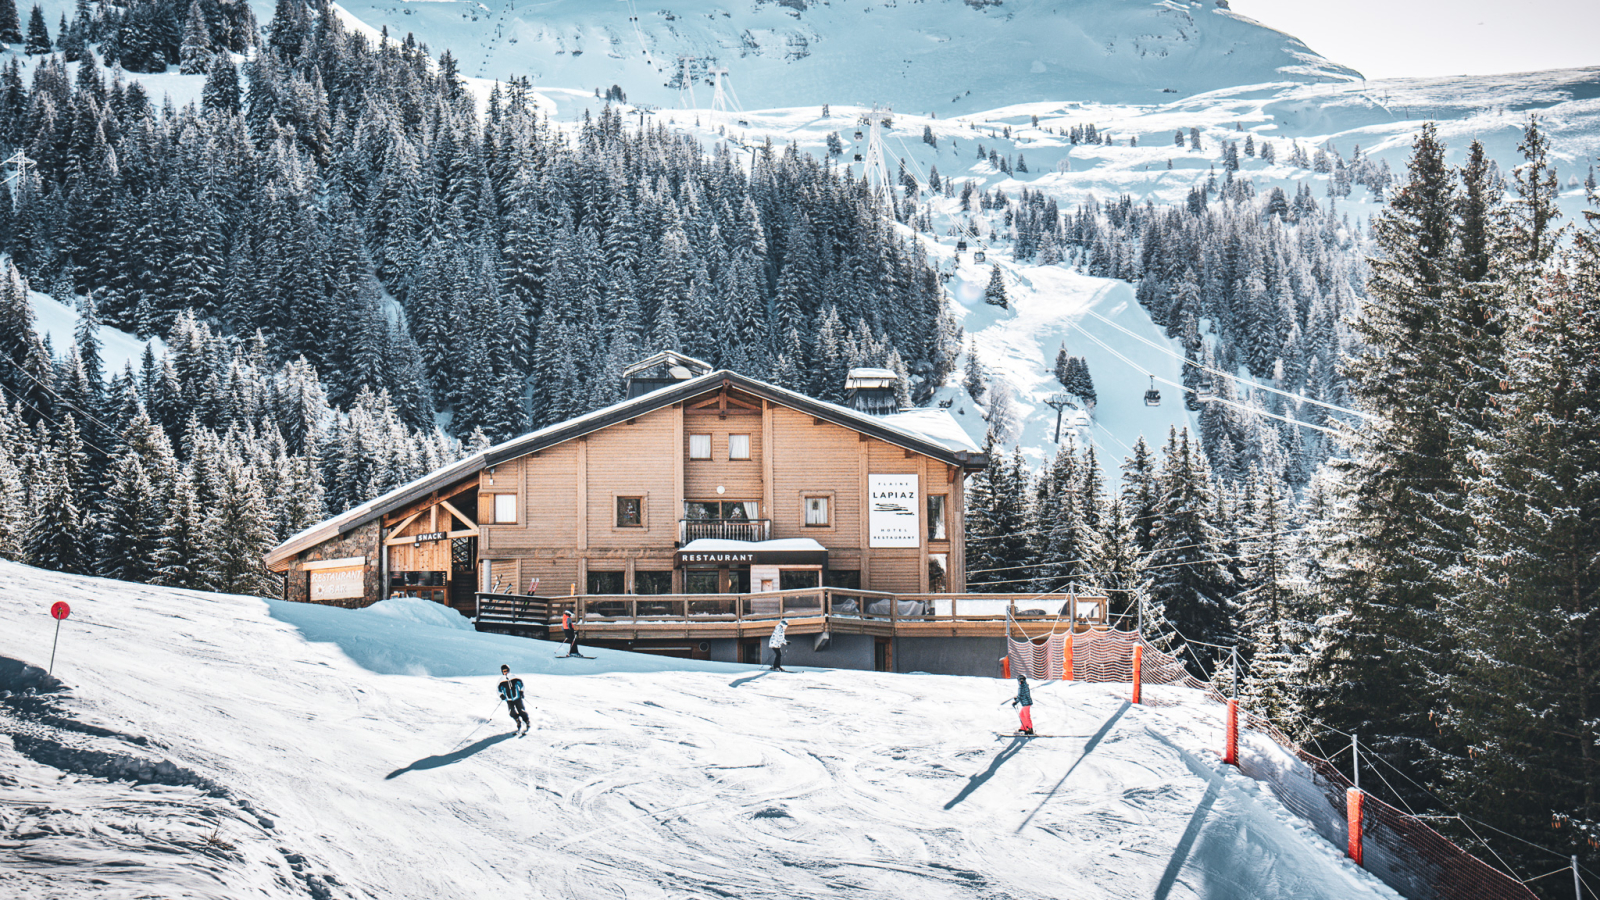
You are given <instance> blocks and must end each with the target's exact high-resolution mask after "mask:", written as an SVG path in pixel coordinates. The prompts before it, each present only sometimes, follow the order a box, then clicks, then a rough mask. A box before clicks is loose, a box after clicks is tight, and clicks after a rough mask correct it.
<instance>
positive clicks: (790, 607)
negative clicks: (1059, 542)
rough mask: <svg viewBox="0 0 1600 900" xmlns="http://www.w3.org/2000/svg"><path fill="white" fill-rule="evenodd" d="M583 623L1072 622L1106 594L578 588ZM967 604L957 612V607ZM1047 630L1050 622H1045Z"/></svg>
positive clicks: (1101, 620)
mask: <svg viewBox="0 0 1600 900" xmlns="http://www.w3.org/2000/svg"><path fill="white" fill-rule="evenodd" d="M561 603H562V604H564V608H568V609H571V610H573V612H574V613H575V614H577V616H578V617H579V618H580V619H582V620H583V621H584V622H586V623H591V624H598V623H614V622H671V621H681V622H689V623H693V622H714V621H743V622H748V621H760V620H763V619H777V618H816V617H822V616H831V617H839V618H851V619H878V620H887V621H891V622H894V621H956V620H959V621H1004V620H1005V619H1006V617H1007V615H1008V608H1009V615H1010V617H1011V618H1012V619H1013V620H1014V621H1018V622H1046V623H1048V622H1052V621H1055V620H1056V619H1057V618H1058V616H1059V615H1061V614H1062V612H1063V608H1064V607H1066V608H1067V610H1068V613H1067V614H1069V615H1072V616H1073V617H1074V618H1075V619H1076V620H1077V621H1079V622H1081V623H1084V624H1090V625H1104V624H1105V623H1106V621H1107V604H1106V600H1105V598H1104V597H1090V596H1081V597H1070V596H1064V595H1052V596H1049V597H1040V596H1039V595H1038V594H888V593H883V592H879V591H863V590H852V589H848V588H797V589H794V590H787V591H766V592H762V593H757V594H655V595H649V596H640V595H635V594H580V595H578V596H575V597H569V598H565V599H564V600H562V601H561ZM963 604H966V606H967V609H966V610H963V609H962V605H963ZM1046 627H1047V629H1048V626H1046Z"/></svg>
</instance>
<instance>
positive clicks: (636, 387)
mask: <svg viewBox="0 0 1600 900" xmlns="http://www.w3.org/2000/svg"><path fill="white" fill-rule="evenodd" d="M710 371H711V364H710V363H706V362H701V361H700V360H698V359H695V358H694V357H692V356H684V355H683V354H682V353H677V352H674V351H672V350H663V351H662V352H660V353H657V354H655V355H654V356H649V357H646V358H644V359H641V360H639V361H638V362H636V363H634V364H633V365H631V366H629V367H627V368H626V369H623V370H622V384H623V391H624V392H625V393H626V395H627V399H629V400H632V399H633V398H635V397H641V396H643V395H645V394H648V393H651V392H652V391H659V390H661V389H662V388H667V387H672V386H673V385H675V384H677V383H678V382H680V381H688V380H689V379H691V378H699V377H700V376H701V375H704V374H706V373H708V372H710Z"/></svg>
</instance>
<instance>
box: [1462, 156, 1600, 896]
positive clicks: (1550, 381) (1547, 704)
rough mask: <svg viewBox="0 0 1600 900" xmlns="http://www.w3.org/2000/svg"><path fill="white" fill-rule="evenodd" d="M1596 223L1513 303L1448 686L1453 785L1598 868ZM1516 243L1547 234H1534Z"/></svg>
mask: <svg viewBox="0 0 1600 900" xmlns="http://www.w3.org/2000/svg"><path fill="white" fill-rule="evenodd" d="M1530 131H1531V129H1530ZM1530 183H1531V179H1530ZM1523 202H1527V194H1523ZM1593 202H1594V200H1593V198H1591V204H1593ZM1520 215H1521V216H1522V217H1524V221H1527V220H1531V219H1534V218H1535V216H1536V214H1535V213H1531V212H1530V211H1524V212H1523V213H1521V214H1520ZM1587 215H1588V217H1589V227H1588V228H1586V229H1584V230H1582V231H1581V232H1580V233H1578V234H1577V235H1576V236H1575V240H1574V242H1573V245H1574V246H1573V248H1572V250H1571V251H1570V253H1569V254H1568V257H1567V259H1566V260H1565V261H1564V262H1565V264H1564V265H1562V266H1561V267H1560V268H1561V269H1562V270H1564V271H1562V272H1560V274H1555V275H1552V276H1549V277H1546V278H1544V279H1543V280H1542V281H1541V283H1540V285H1539V286H1538V287H1536V288H1535V291H1536V293H1535V295H1534V302H1533V303H1532V304H1531V306H1527V307H1519V308H1517V309H1516V314H1515V317H1514V318H1513V320H1512V321H1513V323H1514V324H1515V326H1516V327H1514V328H1512V329H1511V330H1510V331H1509V332H1508V336H1509V343H1510V346H1509V348H1508V351H1509V352H1508V353H1507V356H1506V358H1507V360H1508V365H1507V367H1506V373H1505V378H1506V380H1507V384H1506V389H1505V392H1504V395H1503V397H1502V398H1501V400H1500V402H1499V404H1498V405H1497V406H1496V407H1495V408H1494V410H1493V411H1492V412H1491V417H1490V422H1489V427H1488V428H1486V429H1485V430H1483V431H1482V432H1480V434H1479V444H1478V446H1477V448H1475V451H1474V453H1473V455H1472V459H1473V462H1474V464H1475V465H1474V470H1473V474H1472V475H1471V476H1470V478H1469V481H1468V497H1469V498H1470V499H1469V502H1468V505H1467V512H1468V514H1469V516H1470V523H1471V528H1472V530H1473V532H1474V533H1475V534H1476V535H1478V540H1477V544H1476V547H1475V548H1473V550H1472V551H1471V552H1470V553H1469V554H1468V556H1467V558H1466V559H1465V560H1464V561H1463V563H1462V565H1460V566H1458V567H1457V568H1456V569H1455V571H1454V573H1453V574H1454V576H1455V582H1456V586H1457V588H1458V592H1459V593H1458V598H1459V599H1458V602H1457V603H1456V604H1453V608H1454V609H1455V610H1456V612H1455V615H1454V616H1452V619H1451V622H1450V625H1451V626H1452V628H1453V631H1454V632H1455V634H1456V636H1457V641H1458V642H1459V644H1460V645H1461V646H1462V647H1463V650H1464V652H1463V661H1462V665H1461V667H1460V670H1459V672H1457V673H1456V674H1455V677H1454V678H1452V679H1451V680H1450V681H1449V683H1448V689H1449V699H1450V709H1451V717H1450V721H1449V724H1450V726H1451V727H1452V728H1453V730H1454V731H1455V732H1456V733H1457V734H1458V735H1459V736H1460V739H1461V740H1462V741H1463V743H1464V745H1465V747H1466V748H1467V750H1468V752H1467V753H1466V754H1464V755H1461V756H1459V757H1457V758H1456V759H1454V760H1453V765H1452V766H1451V769H1450V771H1449V772H1448V779H1447V787H1446V792H1447V794H1448V796H1449V797H1450V799H1451V800H1452V801H1453V802H1454V803H1455V804H1456V805H1457V806H1458V808H1459V809H1461V810H1462V811H1463V812H1465V813H1467V814H1469V815H1472V816H1474V817H1476V818H1477V819H1479V820H1480V821H1484V822H1487V823H1489V824H1490V825H1491V826H1493V827H1495V828H1498V829H1502V830H1504V831H1507V832H1510V833H1511V834H1513V835H1515V836H1517V837H1520V838H1522V840H1524V841H1527V842H1530V843H1534V842H1536V843H1537V844H1538V845H1540V846H1546V847H1548V846H1550V845H1552V844H1555V845H1556V846H1557V847H1559V848H1560V851H1561V852H1562V853H1563V854H1566V853H1577V854H1580V855H1581V856H1582V857H1583V858H1584V859H1585V860H1586V861H1587V862H1588V863H1589V864H1591V865H1592V864H1594V862H1595V861H1596V860H1600V851H1597V850H1596V840H1597V839H1600V797H1597V795H1596V793H1595V790H1594V786H1595V785H1596V784H1600V756H1597V755H1596V753H1595V751H1594V748H1595V746H1596V743H1597V741H1600V724H1597V723H1600V642H1597V641H1596V640H1595V635H1596V634H1597V633H1600V572H1597V570H1596V567H1595V560H1596V559H1600V527H1597V526H1596V521H1597V517H1600V474H1597V473H1600V419H1597V418H1596V415H1595V411H1596V410H1597V409H1600V362H1597V360H1596V357H1595V353H1594V348H1595V347H1597V346H1600V209H1594V210H1591V211H1589V212H1588V213H1587ZM1515 239H1517V240H1521V241H1526V242H1533V241H1536V240H1537V239H1538V238H1537V236H1536V234H1535V233H1534V231H1533V230H1532V229H1526V230H1521V231H1519V232H1518V233H1517V235H1516V238H1515ZM1533 253H1534V251H1533V250H1532V249H1530V248H1527V247H1525V248H1524V249H1523V250H1522V251H1521V253H1520V254H1519V255H1521V256H1524V258H1526V257H1529V256H1532V255H1533ZM1508 293H1509V292H1508ZM1486 299H1488V300H1490V301H1491V302H1492V299H1493V298H1486ZM1552 826H1554V828H1553V827H1552ZM1498 852H1501V853H1504V854H1507V856H1508V857H1509V858H1508V862H1510V863H1511V865H1512V866H1513V870H1514V871H1515V870H1517V869H1519V868H1524V867H1526V866H1531V865H1534V864H1535V863H1537V864H1538V865H1543V864H1544V863H1545V862H1547V861H1548V860H1547V858H1546V857H1545V856H1544V855H1543V854H1542V853H1538V854H1536V853H1534V852H1533V851H1531V850H1525V849H1523V846H1522V845H1520V844H1515V843H1508V844H1505V845H1503V846H1500V847H1499V848H1498Z"/></svg>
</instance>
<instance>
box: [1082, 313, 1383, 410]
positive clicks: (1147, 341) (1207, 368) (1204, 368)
mask: <svg viewBox="0 0 1600 900" xmlns="http://www.w3.org/2000/svg"><path fill="white" fill-rule="evenodd" d="M1085 311H1086V312H1087V313H1088V314H1089V315H1091V316H1094V317H1095V318H1096V319H1099V320H1100V321H1102V322H1104V323H1106V324H1107V325H1110V326H1111V327H1112V328H1115V329H1117V330H1118V331H1120V332H1122V333H1123V334H1125V335H1127V336H1128V337H1131V338H1133V339H1134V340H1136V341H1139V342H1141V343H1143V344H1146V345H1148V346H1150V347H1153V348H1155V349H1157V350H1160V351H1161V352H1162V353H1165V354H1167V355H1168V356H1171V357H1173V358H1174V359H1178V360H1181V361H1182V362H1183V364H1184V365H1186V366H1192V367H1194V368H1196V369H1199V370H1200V371H1202V372H1207V373H1209V374H1211V375H1215V376H1217V377H1219V378H1226V379H1228V380H1229V381H1233V382H1236V383H1238V384H1242V385H1244V386H1246V387H1250V388H1254V389H1256V390H1260V391H1266V392H1267V393H1269V394H1278V395H1279V396H1283V397H1288V398H1289V399H1291V400H1294V401H1297V402H1300V403H1310V404H1312V405H1314V406H1321V407H1324V408H1326V409H1331V410H1334V411H1335V412H1341V413H1345V414H1346V415H1351V416H1355V417H1357V418H1360V419H1370V418H1372V416H1371V415H1369V414H1367V413H1364V412H1361V411H1359V410H1354V409H1350V408H1349V407H1347V406H1340V405H1338V404H1337V403H1329V402H1327V401H1325V400H1314V399H1312V398H1310V397H1307V396H1305V395H1304V394H1296V393H1294V392H1293V391H1284V390H1279V389H1278V388H1274V387H1267V386H1266V385H1264V384H1259V383H1257V382H1254V381H1251V380H1249V379H1247V378H1240V377H1239V376H1238V375H1232V374H1229V373H1228V372H1224V371H1222V370H1221V369H1214V368H1212V367H1210V366H1205V365H1201V364H1200V363H1197V362H1194V361H1193V360H1190V359H1189V358H1188V357H1186V356H1182V355H1180V354H1179V353H1178V352H1177V351H1175V350H1173V349H1172V348H1171V347H1165V346H1162V345H1161V344H1159V343H1157V342H1155V341H1152V340H1150V339H1149V338H1146V337H1144V336H1142V335H1139V334H1136V333H1134V332H1132V331H1129V330H1128V329H1127V328H1124V327H1123V326H1122V325H1120V324H1118V323H1117V322H1115V321H1112V320H1111V319H1108V318H1106V317H1105V316H1102V315H1100V314H1099V313H1097V312H1095V311H1094V310H1092V309H1090V310H1085Z"/></svg>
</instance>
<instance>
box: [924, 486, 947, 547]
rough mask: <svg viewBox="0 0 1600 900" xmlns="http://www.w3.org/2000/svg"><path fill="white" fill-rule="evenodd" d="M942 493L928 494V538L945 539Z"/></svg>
mask: <svg viewBox="0 0 1600 900" xmlns="http://www.w3.org/2000/svg"><path fill="white" fill-rule="evenodd" d="M944 499H945V495H944V494H929V495H928V540H930V541H947V540H949V539H950V538H949V537H948V536H947V535H946V534H945V527H944Z"/></svg>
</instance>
